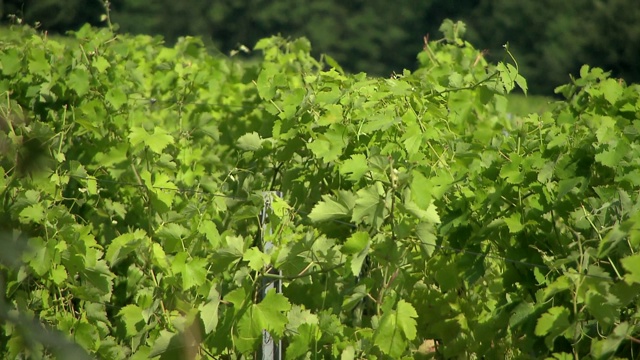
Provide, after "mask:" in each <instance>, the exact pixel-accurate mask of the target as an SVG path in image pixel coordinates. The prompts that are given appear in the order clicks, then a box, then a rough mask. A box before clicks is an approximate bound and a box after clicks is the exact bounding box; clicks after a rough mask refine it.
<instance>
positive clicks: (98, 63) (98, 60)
mask: <svg viewBox="0 0 640 360" xmlns="http://www.w3.org/2000/svg"><path fill="white" fill-rule="evenodd" d="M91 66H93V67H94V68H95V69H96V70H98V73H103V72H105V70H107V69H108V68H109V67H110V66H111V65H110V64H109V61H107V59H105V58H104V57H102V56H96V57H95V58H93V61H92V63H91Z"/></svg>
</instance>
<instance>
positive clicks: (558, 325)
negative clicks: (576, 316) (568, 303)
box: [535, 306, 570, 339]
mask: <svg viewBox="0 0 640 360" xmlns="http://www.w3.org/2000/svg"><path fill="white" fill-rule="evenodd" d="M569 326H570V322H569V310H568V309H567V308H565V307H563V306H554V307H552V308H551V309H549V310H548V311H547V312H546V313H544V314H542V316H540V318H539V319H538V322H537V323H536V328H535V334H536V335H537V336H545V335H548V334H550V335H551V336H552V339H554V338H555V337H556V336H558V335H560V334H561V333H563V332H564V331H565V330H566V329H567V328H568V327H569Z"/></svg>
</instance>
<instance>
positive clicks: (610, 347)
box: [591, 322, 633, 360]
mask: <svg viewBox="0 0 640 360" xmlns="http://www.w3.org/2000/svg"><path fill="white" fill-rule="evenodd" d="M632 329H633V328H632V327H630V326H629V323H627V322H621V323H620V324H618V325H617V326H616V328H615V329H614V330H613V333H611V334H610V335H609V336H607V337H606V338H604V339H602V340H595V341H593V342H592V343H591V355H592V356H593V358H594V359H597V360H604V359H610V358H611V357H612V356H613V355H614V354H615V353H616V351H617V350H618V348H619V347H620V344H622V342H623V341H626V340H627V336H628V335H630V332H632Z"/></svg>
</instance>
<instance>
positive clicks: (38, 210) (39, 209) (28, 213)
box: [20, 203, 44, 224]
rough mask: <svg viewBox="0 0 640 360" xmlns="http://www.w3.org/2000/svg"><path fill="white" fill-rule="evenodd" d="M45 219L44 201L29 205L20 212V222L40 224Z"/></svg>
mask: <svg viewBox="0 0 640 360" xmlns="http://www.w3.org/2000/svg"><path fill="white" fill-rule="evenodd" d="M42 220H44V206H43V205H42V203H38V204H33V205H29V206H27V207H26V208H24V209H23V210H22V211H21V212H20V222H21V223H23V224H28V223H30V222H33V223H36V224H39V223H40V222H41V221H42Z"/></svg>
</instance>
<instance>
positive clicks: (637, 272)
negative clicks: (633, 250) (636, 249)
mask: <svg viewBox="0 0 640 360" xmlns="http://www.w3.org/2000/svg"><path fill="white" fill-rule="evenodd" d="M620 262H621V263H622V267H623V268H624V269H625V270H627V271H628V273H626V274H625V275H624V281H625V282H626V283H627V284H640V254H635V255H631V256H627V257H625V258H623V259H622V260H620Z"/></svg>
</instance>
